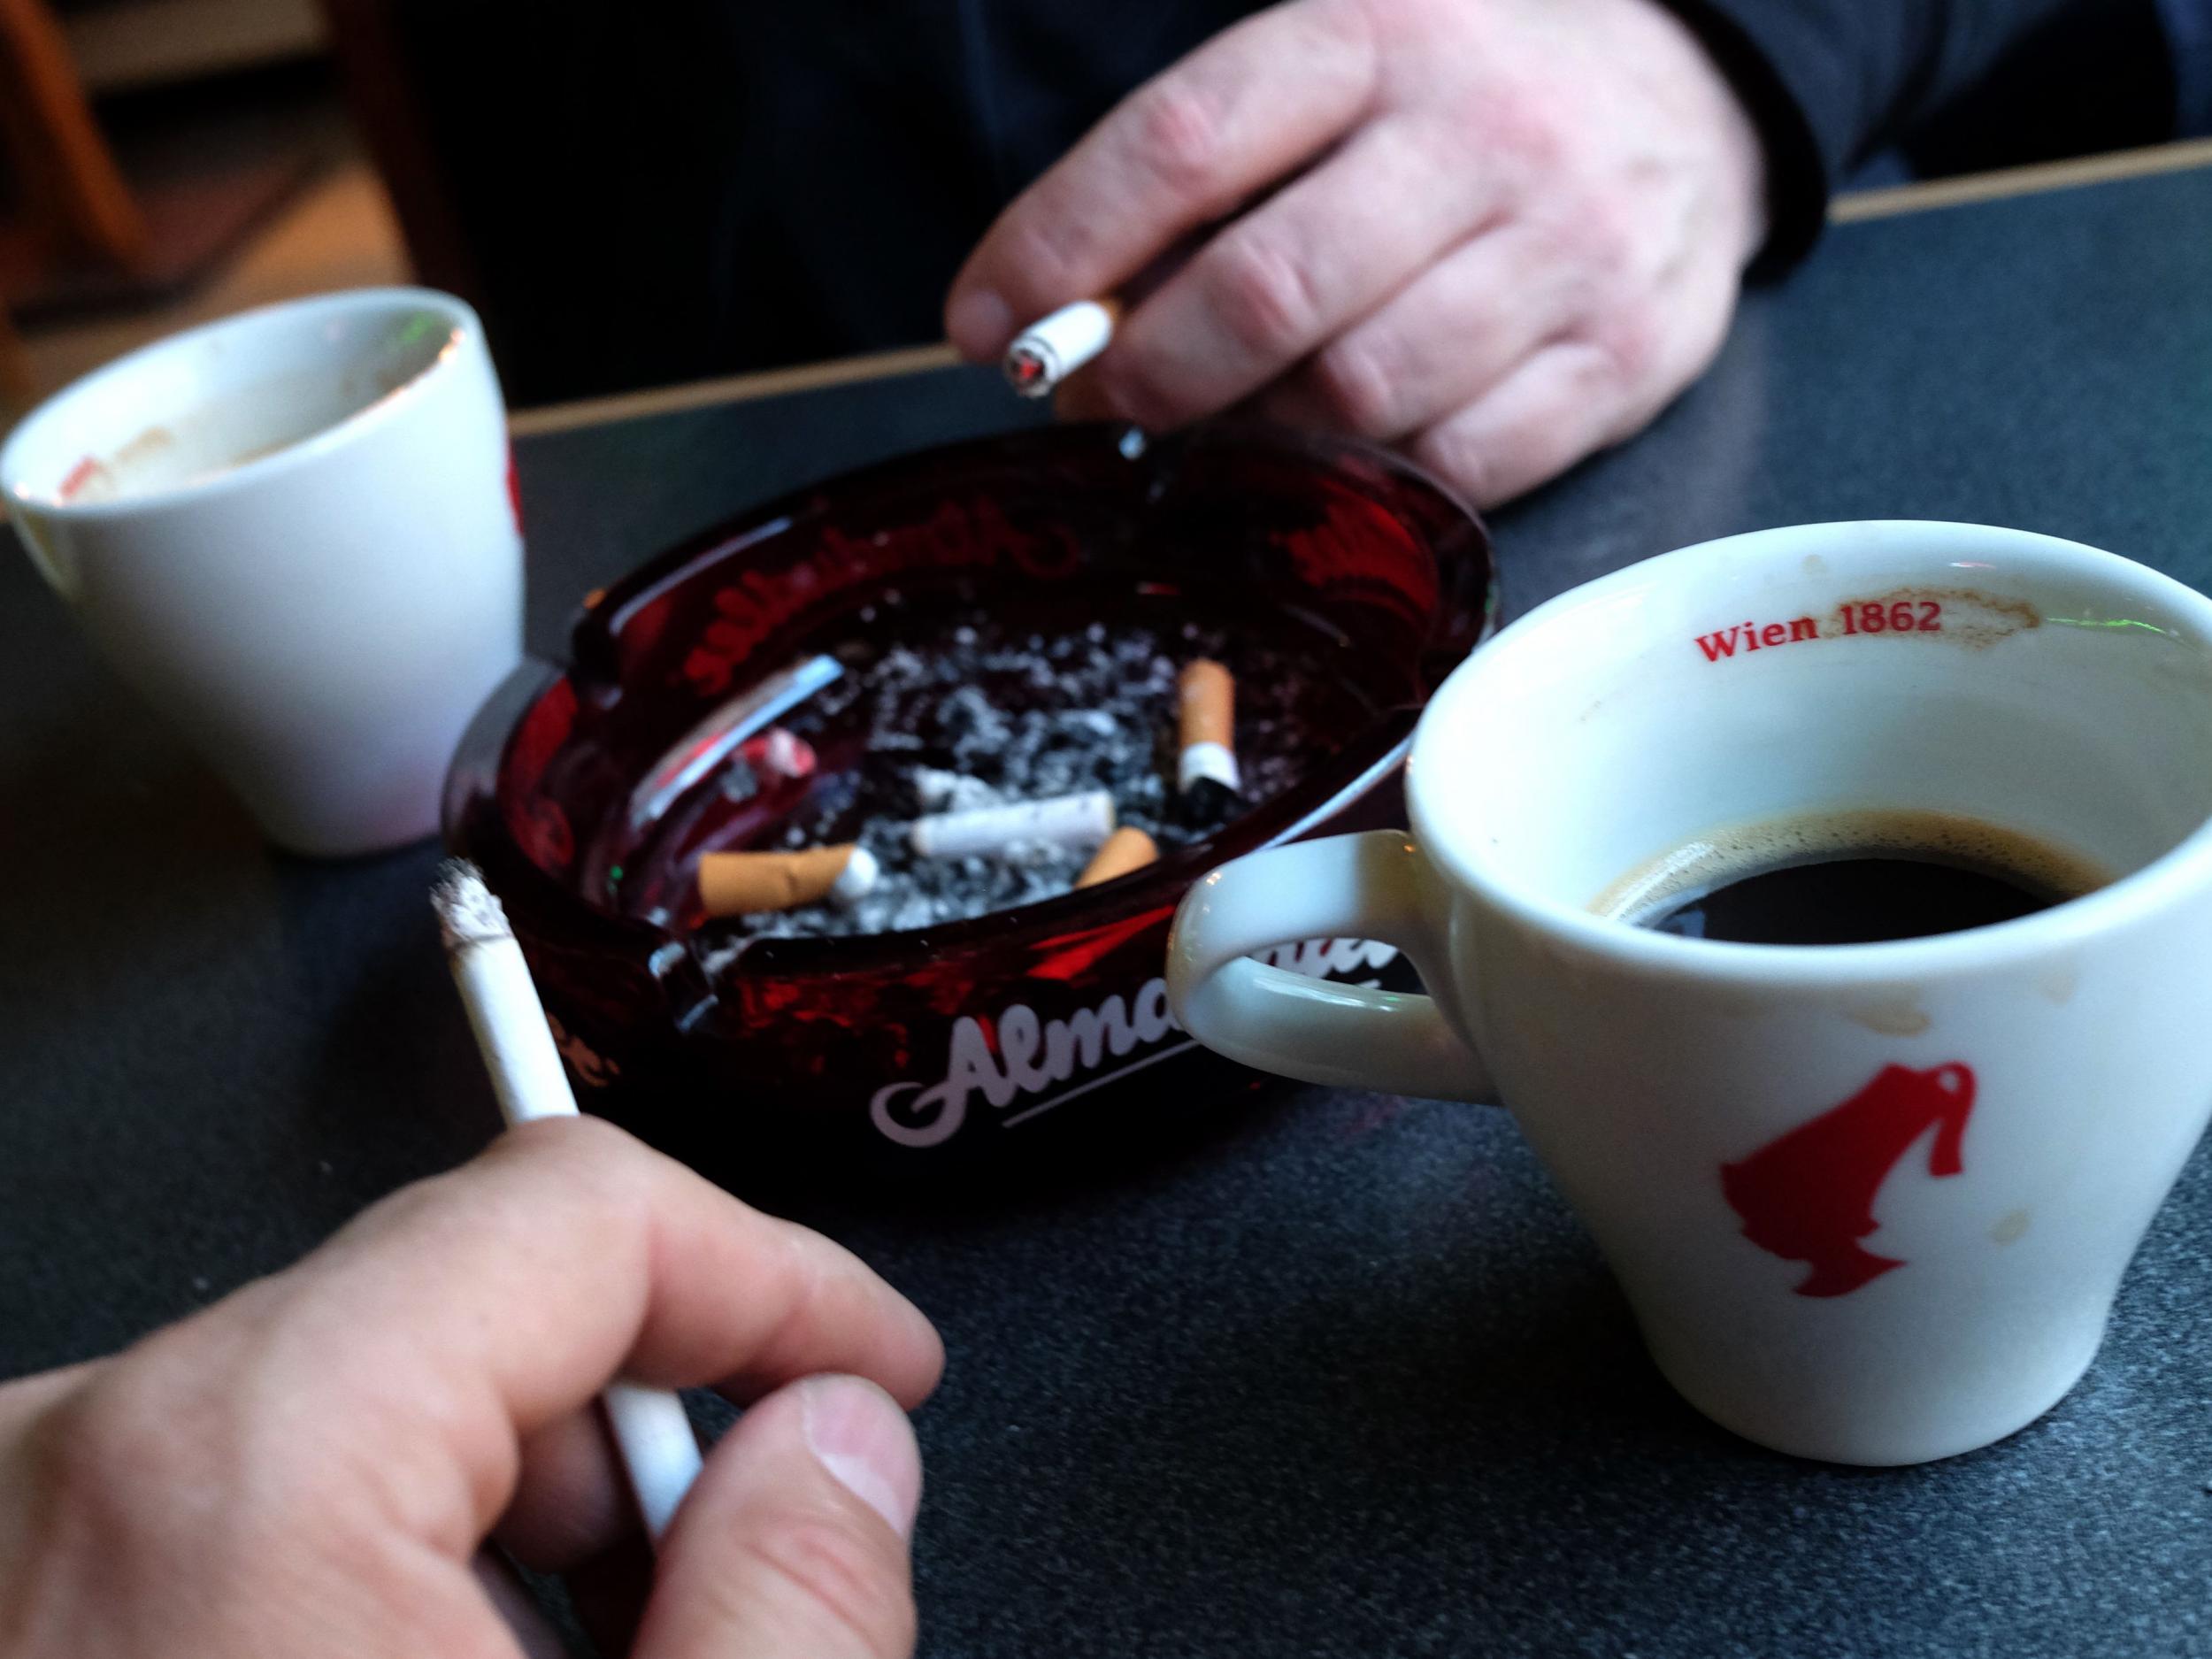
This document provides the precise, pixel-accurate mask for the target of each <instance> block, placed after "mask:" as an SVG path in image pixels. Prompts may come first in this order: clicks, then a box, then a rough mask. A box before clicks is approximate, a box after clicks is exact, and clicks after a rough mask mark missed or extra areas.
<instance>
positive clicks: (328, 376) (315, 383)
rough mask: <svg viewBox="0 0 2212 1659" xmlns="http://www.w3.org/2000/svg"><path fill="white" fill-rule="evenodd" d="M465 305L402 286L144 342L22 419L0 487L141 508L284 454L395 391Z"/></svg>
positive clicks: (37, 497) (436, 352)
mask: <svg viewBox="0 0 2212 1659" xmlns="http://www.w3.org/2000/svg"><path fill="white" fill-rule="evenodd" d="M466 325H467V311H466V309H465V307H463V306H461V305H460V304H459V303H458V302H457V301H454V300H451V299H449V298H448V297H446V296H443V295H439V294H434V293H431V292H428V291H426V290H421V289H409V288H390V289H371V290H365V291H362V292H356V293H346V294H332V295H325V296H319V297H317V298H313V299H307V300H300V301H295V302H292V303H287V304H282V305H273V306H268V307H265V308H263V309H261V310H258V311H247V312H244V313H242V314H241V315H239V316H236V317H233V318H229V319H225V320H224V321H221V322H219V323H214V324H211V325H209V326H206V327H204V328H196V329H193V330H191V331H190V332H188V333H186V334H179V335H176V336H174V337H173V338H171V339H168V340H164V341H160V342H156V343H155V344H153V345H151V346H149V347H147V348H146V349H143V350H141V351H135V352H133V353H131V354H130V355H129V356H127V357H122V358H120V359H119V360H118V361H116V362H115V363H112V364H110V365H108V366H107V367H106V368H104V369H102V370H100V371H98V372H97V373H94V374H92V375H89V376H88V377H87V378H86V379H84V380H80V381H78V382H77V383H76V384H75V385H73V386H72V387H70V388H67V389H66V390H65V391H62V392H60V393H58V395H57V396H54V397H53V398H51V399H50V400H49V401H48V402H47V403H44V404H42V406H41V407H40V408H39V409H37V410H36V411H34V412H33V413H32V414H31V415H30V416H29V418H28V419H26V420H25V421H24V422H23V424H22V426H20V427H19V429H18V431H17V432H16V434H15V435H14V436H13V438H12V439H11V440H10V442H9V443H8V445H7V447H6V449H5V451H4V453H0V488H4V489H5V490H6V491H7V493H8V494H9V495H12V496H13V497H14V498H15V499H17V500H18V501H19V502H21V503H25V504H27V505H31V506H37V507H42V508H46V509H50V510H51V509H68V508H75V507H96V506H98V505H101V504H103V503H143V502H145V501H147V500H150V499H151V498H153V497H157V496H160V495H167V494H170V493H173V492H175V491H178V490H182V489H188V488H194V487H196V486H198V485H201V484H204V483H205V482H206V481H208V480H211V479H214V478H216V477H219V476H221V475H223V474H225V473H227V472H233V471H235V470H236V469H239V468H241V467H244V466H249V465H253V464H255V463H257V462H258V461H261V460H264V459H265V458H267V457H273V456H275V455H277V454H280V453H282V452H284V451H286V450H288V449H294V448H296V447H297V446H299V445H302V444H303V443H306V442H311V440H313V439H315V438H317V437H319V436H320V435H322V434H325V433H328V432H330V431H332V430H333V429H334V428H336V427H338V426H343V425H344V424H346V423H347V422H348V421H349V420H352V419H355V418H356V417H357V416H359V415H361V414H363V413H364V412H365V411H369V410H371V409H373V408H374V407H375V406H376V405H378V404H379V403H382V402H383V401H384V400H386V399H387V398H389V397H392V396H395V395H396V394H398V393H400V392H401V391H403V389H404V388H406V387H407V386H409V385H410V384H411V383H412V382H413V381H415V380H418V379H419V377H420V376H421V375H422V374H423V373H426V371H427V370H428V369H429V368H430V367H431V366H432V365H434V364H435V363H436V362H437V361H438V360H439V359H440V358H441V357H442V356H443V355H444V354H445V353H446V352H448V351H449V350H450V349H452V347H453V344H454V342H455V340H456V339H457V336H458V335H459V334H461V333H462V331H463V329H464V328H465V326H466Z"/></svg>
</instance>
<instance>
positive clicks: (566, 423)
mask: <svg viewBox="0 0 2212 1659" xmlns="http://www.w3.org/2000/svg"><path fill="white" fill-rule="evenodd" d="M2207 166H2212V138H2193V139H2185V140H2180V141H2177V142H2173V143H2168V144H2153V145H2150V146H2147V148H2144V149H2141V150H2110V151H2108V152H2106V153H2105V154H2103V155H2099V156H2080V157H2070V158H2069V159H2067V160H2064V161H2048V162H2037V163H2034V164H2032V165H2028V166H2024V167H2004V168H2000V169H1997V170H1995V171H1993V172H1989V173H1963V174H1961V175H1960V176H1958V177H1956V178H1952V179H1933V180H1927V181H1926V182H1924V183H1917V184H1901V185H1894V186H1890V187H1886V188H1882V189H1876V190H1856V191H1851V192H1848V193H1847V194H1845V195H1842V196H1837V197H1836V199H1835V200H1834V201H1833V202H1832V203H1831V204H1829V208H1828V220H1829V223H1831V224H1832V225H1855V224H1862V223H1864V222H1865V221H1867V220H1870V219H1893V218H1896V217H1898V216H1899V215H1901V214H1905V213H1922V212H1929V211H1935V210H1938V209H1941V208H1947V207H1962V206H1966V205H1969V204H1972V203H1976V202H1994V201H2001V200H2002V199H2004V198H2005V197H2008V196H2034V195H2039V194H2042V193H2044V192H2047V191H2052V190H2070V189H2074V188H2078V187H2079V186H2082V185H2088V184H2108V183H2111V182H2113V181H2115V180H2122V179H2139V178H2147V177H2149V176H2151V175H2153V174H2155V173H2181V172H2185V171H2187V170H2189V169H2191V168H2194V167H2207ZM959 361H960V357H959V354H958V353H956V351H954V350H953V349H952V347H951V346H950V345H949V344H948V343H946V342H943V341H936V342H931V343H929V344H926V345H916V346H902V347H899V348H898V349H895V350H891V351H873V352H868V353H866V354H864V355H862V356H859V357H832V358H829V359H827V360H825V361H821V362H815V363H800V364H794V365H790V366H789V367H787V368H780V369H764V370H759V371H757V372H755V373H749V374H731V375H724V376H720V377H718V378H717V379H713V380H687V381H683V382H681V383H679V384H677V385H673V386H658V387H649V388H645V389H643V390H641V391H635V392H618V393H614V394H611V395H610V396H604V397H586V398H579V399H576V400H574V401H572V402H569V403H543V404H540V405H538V406H537V407H535V408H531V409H518V410H515V411H512V412H511V414H510V415H509V416H508V419H507V426H508V430H509V431H510V432H511V433H512V434H513V435H514V436H516V437H518V438H535V437H542V436H545V435H547V434H552V433H559V432H574V431H577V430H578V429H580V428H581V427H585V426H606V425H611V424H612V423H614V422H617V421H623V420H634V419H640V418H641V417H644V416H648V415H666V414H673V413H676V412H677V411H682V410H687V409H710V408H715V407H718V406H720V405H723V404H726V403H750V402H752V401H754V400H755V399H757V398H763V397H777V396H782V395H783V394H785V393H788V392H805V391H813V390H816V389H818V388H821V387H826V386H846V385H850V384H852V383H854V382H856V381H859V380H893V379H896V378H897V377H899V376H902V375H907V374H920V373H926V372H927V371H929V370H931V369H944V368H950V367H952V366H953V365H956V364H957V363H958V362H959Z"/></svg>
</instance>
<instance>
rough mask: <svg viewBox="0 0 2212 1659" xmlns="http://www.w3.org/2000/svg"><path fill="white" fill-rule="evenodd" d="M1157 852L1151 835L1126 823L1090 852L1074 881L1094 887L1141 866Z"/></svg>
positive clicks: (1158, 854)
mask: <svg viewBox="0 0 2212 1659" xmlns="http://www.w3.org/2000/svg"><path fill="white" fill-rule="evenodd" d="M1158 856H1160V849H1159V848H1158V847H1156V845H1154V844H1153V841H1152V837H1150V836H1149V835H1148V834H1146V833H1144V832H1143V831H1142V830H1141V829H1139V828H1137V826H1135V825H1133V824H1125V825H1123V826H1121V827H1120V828H1119V829H1118V830H1116V831H1115V832H1114V833H1112V834H1111V835H1109V836H1108V837H1107V838H1106V844H1105V845H1104V846H1103V847H1102V848H1100V849H1098V851H1097V852H1095V853H1094V854H1093V855H1092V856H1091V862H1090V863H1088V864H1085V865H1084V866H1083V873H1082V874H1081V875H1079V876H1078V877H1076V879H1075V885H1076V886H1077V887H1096V886H1097V885H1098V884H1099V883H1100V882H1102V881H1111V880H1112V879H1114V878H1115V877H1116V876H1125V875H1127V874H1128V873H1129V872H1131V871H1132V870H1141V869H1143V868H1144V867H1145V865H1147V864H1150V863H1151V862H1152V861H1153V860H1154V859H1156V858H1157V857H1158Z"/></svg>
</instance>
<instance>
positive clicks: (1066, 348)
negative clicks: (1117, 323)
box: [1005, 300, 1120, 397]
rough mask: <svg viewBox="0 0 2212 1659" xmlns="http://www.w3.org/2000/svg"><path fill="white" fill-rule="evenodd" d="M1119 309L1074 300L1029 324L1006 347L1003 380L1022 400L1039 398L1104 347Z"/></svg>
mask: <svg viewBox="0 0 2212 1659" xmlns="http://www.w3.org/2000/svg"><path fill="white" fill-rule="evenodd" d="M1119 311H1120V307H1119V306H1118V305H1117V304H1115V303H1112V302H1110V301H1105V300H1078V301H1076V302H1075V303H1074V304H1072V305H1063V306H1062V307H1061V308H1060V309H1059V310H1058V311H1055V312H1053V313H1052V315H1051V316H1049V317H1047V318H1045V319H1042V320H1041V321H1039V322H1034V323H1032V324H1031V325H1030V326H1028V327H1027V328H1025V329H1024V330H1023V331H1022V332H1021V334H1019V335H1018V337H1017V338H1016V339H1015V341H1014V343H1013V344H1012V345H1010V346H1009V347H1007V348H1006V363H1005V369H1006V379H1007V381H1008V383H1009V384H1010V385H1011V386H1012V387H1013V388H1014V389H1015V390H1016V391H1018V392H1019V393H1020V394H1021V395H1022V396H1024V397H1043V396H1046V395H1047V394H1048V393H1049V392H1050V391H1051V390H1052V388H1054V387H1056V386H1057V385H1059V384H1060V382H1061V381H1062V380H1066V379H1067V378H1068V376H1069V375H1071V374H1072V373H1075V372H1076V370H1078V369H1079V368H1081V367H1082V366H1083V365H1085V364H1086V363H1088V362H1089V361H1090V360H1091V359H1092V358H1093V357H1096V356H1097V355H1098V354H1099V353H1100V352H1102V351H1103V350H1105V349H1106V347H1107V345H1108V343H1109V342H1111V341H1112V339H1113V337H1114V319H1115V318H1116V316H1117V315H1118V312H1119Z"/></svg>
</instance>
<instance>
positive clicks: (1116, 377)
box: [1091, 353, 1190, 432]
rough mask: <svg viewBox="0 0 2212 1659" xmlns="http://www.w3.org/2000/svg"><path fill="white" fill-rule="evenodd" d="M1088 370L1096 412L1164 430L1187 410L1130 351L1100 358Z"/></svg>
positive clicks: (1177, 420)
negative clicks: (1098, 361) (1094, 366)
mask: <svg viewBox="0 0 2212 1659" xmlns="http://www.w3.org/2000/svg"><path fill="white" fill-rule="evenodd" d="M1092 373H1093V378H1092V381H1091V390H1092V396H1094V397H1095V398H1096V400H1097V407H1098V411H1099V412H1100V413H1102V415H1103V416H1104V417H1105V418H1107V419H1117V420H1126V421H1130V422H1132V423H1133V424H1134V425H1136V426H1144V427H1147V428H1148V429H1151V430H1154V431H1162V432H1164V431H1167V430H1169V429H1170V428H1171V427H1174V426H1180V425H1181V424H1182V422H1183V420H1184V419H1186V418H1187V415H1188V414H1189V412H1190V411H1187V410H1185V409H1184V408H1182V407H1181V406H1180V405H1179V403H1177V402H1176V400H1175V398H1174V397H1173V396H1171V394H1170V393H1169V391H1168V390H1167V388H1165V387H1164V386H1163V385H1162V384H1161V383H1160V381H1159V380H1158V378H1157V376H1156V375H1155V374H1154V373H1153V372H1152V370H1151V368H1150V367H1149V366H1148V365H1146V364H1145V363H1144V362H1143V361H1142V360H1141V358H1139V357H1137V356H1136V355H1134V354H1133V353H1124V354H1123V355H1122V356H1121V357H1118V358H1114V359H1109V360H1102V361H1101V362H1100V364H1099V365H1098V366H1097V367H1096V369H1095V370H1094V371H1093V372H1092Z"/></svg>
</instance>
